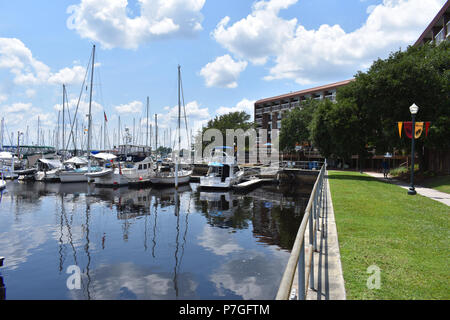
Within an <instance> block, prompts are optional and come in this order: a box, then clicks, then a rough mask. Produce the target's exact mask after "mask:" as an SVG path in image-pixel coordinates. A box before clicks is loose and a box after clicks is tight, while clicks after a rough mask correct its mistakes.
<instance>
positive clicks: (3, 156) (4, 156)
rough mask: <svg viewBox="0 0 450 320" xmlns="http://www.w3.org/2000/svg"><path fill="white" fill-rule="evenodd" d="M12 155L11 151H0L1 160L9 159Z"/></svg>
mask: <svg viewBox="0 0 450 320" xmlns="http://www.w3.org/2000/svg"><path fill="white" fill-rule="evenodd" d="M12 157H13V155H12V153H11V152H8V151H3V152H0V159H2V160H6V159H11V158H12Z"/></svg>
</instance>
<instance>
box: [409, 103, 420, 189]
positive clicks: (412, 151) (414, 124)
mask: <svg viewBox="0 0 450 320" xmlns="http://www.w3.org/2000/svg"><path fill="white" fill-rule="evenodd" d="M409 111H410V112H411V116H412V137H411V185H410V187H409V190H408V194H409V195H412V196H413V195H415V194H416V193H417V192H416V190H415V188H414V140H415V135H416V114H417V112H418V111H419V107H418V106H416V104H415V103H413V105H412V106H410V107H409Z"/></svg>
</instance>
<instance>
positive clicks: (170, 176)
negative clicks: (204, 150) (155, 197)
mask: <svg viewBox="0 0 450 320" xmlns="http://www.w3.org/2000/svg"><path fill="white" fill-rule="evenodd" d="M191 175H192V170H178V184H179V185H181V184H186V183H189V180H190V179H191ZM175 178H176V175H175V171H170V172H158V171H157V172H155V175H154V176H153V177H151V178H150V182H151V183H152V184H156V185H165V186H174V185H175Z"/></svg>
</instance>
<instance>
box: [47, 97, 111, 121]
mask: <svg viewBox="0 0 450 320" xmlns="http://www.w3.org/2000/svg"><path fill="white" fill-rule="evenodd" d="M77 104H78V112H77V118H78V119H85V117H86V115H87V114H88V113H89V101H85V100H80V103H78V98H72V99H69V101H68V102H67V105H66V107H68V108H69V110H70V113H71V117H72V121H73V116H74V115H75V110H76V108H77ZM53 109H54V110H56V111H62V109H63V107H62V104H61V103H60V104H55V105H54V106H53ZM103 110H104V108H103V106H102V105H101V104H100V103H98V102H96V101H92V103H91V114H96V113H99V112H101V111H103ZM82 121H83V120H82Z"/></svg>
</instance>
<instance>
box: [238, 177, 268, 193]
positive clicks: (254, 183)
mask: <svg viewBox="0 0 450 320" xmlns="http://www.w3.org/2000/svg"><path fill="white" fill-rule="evenodd" d="M275 181H276V179H267V178H266V179H261V178H256V179H250V180H248V181H245V182H241V183H238V184H236V185H234V186H233V187H232V188H233V190H236V191H247V190H249V189H252V188H256V187H258V186H259V185H261V184H264V183H273V182H275Z"/></svg>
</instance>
